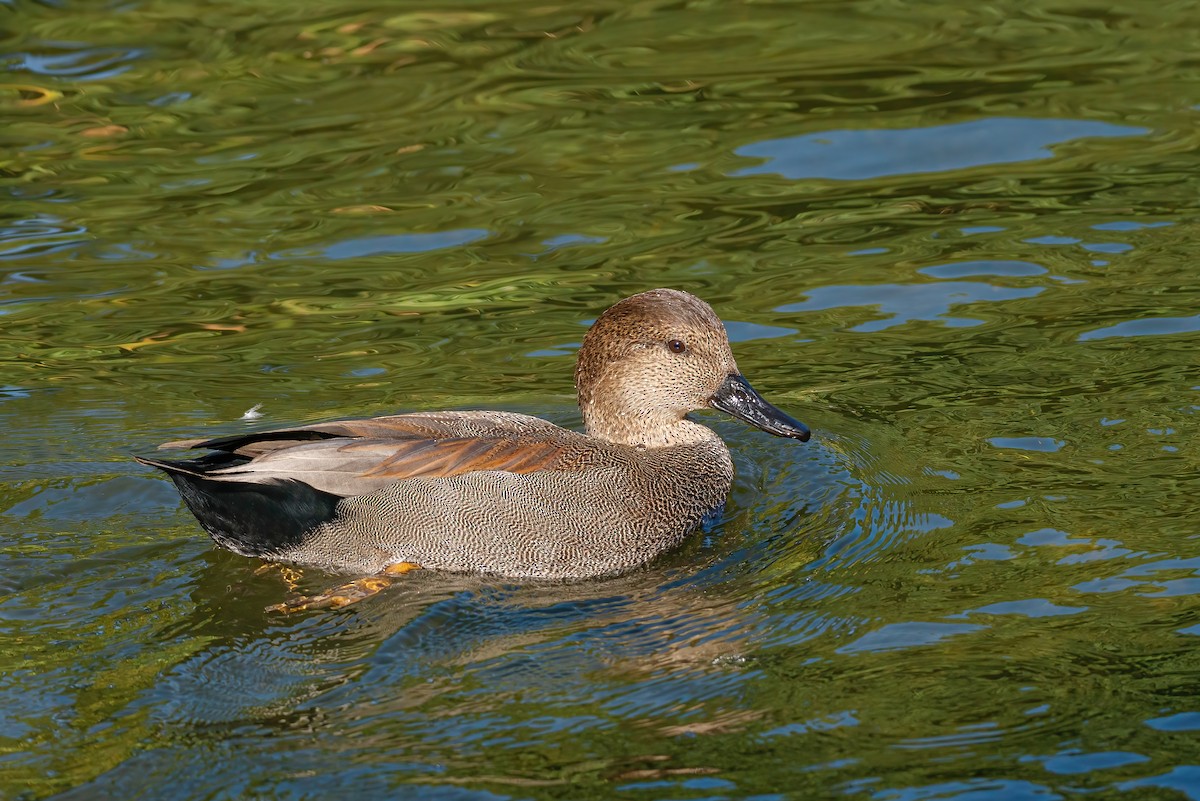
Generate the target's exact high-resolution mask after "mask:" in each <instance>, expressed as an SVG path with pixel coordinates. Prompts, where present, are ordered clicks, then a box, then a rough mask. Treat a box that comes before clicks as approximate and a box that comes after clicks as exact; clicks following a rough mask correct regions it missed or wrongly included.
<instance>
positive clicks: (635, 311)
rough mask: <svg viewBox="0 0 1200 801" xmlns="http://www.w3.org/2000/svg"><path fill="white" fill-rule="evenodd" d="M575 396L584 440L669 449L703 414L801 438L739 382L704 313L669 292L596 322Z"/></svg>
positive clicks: (617, 308)
mask: <svg viewBox="0 0 1200 801" xmlns="http://www.w3.org/2000/svg"><path fill="white" fill-rule="evenodd" d="M575 388H576V390H577V392H578V393H579V407H580V409H581V410H582V411H583V419H584V423H585V424H586V425H587V428H588V433H589V434H591V435H592V436H595V437H599V438H601V439H605V440H608V441H611V442H621V443H625V444H630V445H635V444H650V445H655V444H664V443H670V442H671V441H672V440H673V437H672V436H671V431H672V427H674V426H677V425H678V424H679V423H680V422H681V421H682V420H683V418H684V415H686V414H687V413H688V412H691V411H694V410H696V409H703V408H707V407H713V408H716V409H720V410H722V411H724V412H728V413H729V414H731V415H733V416H734V417H737V418H738V419H740V420H744V421H745V422H747V423H749V424H750V425H753V426H756V427H758V428H761V429H762V430H763V431H766V432H768V433H771V434H774V435H776V436H780V437H791V438H792V439H798V440H800V441H801V442H804V441H806V440H807V439H808V437H809V431H808V428H807V427H805V425H804V424H803V423H800V422H798V421H797V420H794V419H792V418H791V417H789V416H788V415H786V414H784V413H783V412H781V411H780V410H779V409H776V408H775V407H774V406H772V405H771V404H770V403H767V401H765V400H764V399H763V397H762V396H761V395H759V394H758V393H757V392H756V391H755V390H754V388H753V387H751V386H750V383H749V382H748V381H746V379H745V377H743V376H742V374H741V371H740V370H738V366H737V362H735V361H734V359H733V351H732V350H731V349H730V347H729V338H728V337H727V336H726V335H725V327H724V326H723V325H721V320H720V318H718V317H717V315H716V313H715V312H713V310H712V308H711V307H710V306H709V305H708V304H707V303H705V302H704V301H702V300H700V299H699V298H697V297H696V296H694V295H689V294H688V293H687V292H680V291H679V290H675V289H652V290H650V291H649V292H642V293H641V294H638V295H633V296H632V297H628V298H625V299H624V300H622V301H620V302H619V303H617V304H616V305H614V306H612V307H611V308H610V309H608V310H607V311H606V312H604V314H602V315H600V317H599V319H597V320H596V322H595V323H593V324H592V327H591V328H590V329H589V330H588V332H587V335H586V336H585V337H584V338H583V346H582V347H581V348H580V350H579V361H578V364H577V365H576V367H575Z"/></svg>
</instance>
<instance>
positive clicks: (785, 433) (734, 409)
mask: <svg viewBox="0 0 1200 801" xmlns="http://www.w3.org/2000/svg"><path fill="white" fill-rule="evenodd" d="M708 403H709V405H710V406H712V407H713V408H714V409H720V410H721V411H723V412H725V413H727V414H731V415H733V416H734V417H736V418H737V419H739V420H744V421H745V422H747V423H749V424H750V425H752V426H755V427H756V428H761V429H762V430H763V431H766V432H767V433H768V434H774V435H775V436H777V437H791V438H792V439H798V440H800V441H801V442H808V438H809V437H810V436H811V433H810V432H809V430H808V426H806V425H804V423H801V422H800V421H799V420H796V419H794V418H792V417H790V416H789V415H786V414H784V413H783V412H781V411H779V410H778V409H776V408H775V407H774V406H772V405H771V404H769V403H767V402H766V400H764V399H763V396H762V395H759V394H758V392H757V391H755V389H754V387H752V386H750V382H748V381H747V380H746V379H745V378H744V377H742V376H740V375H736V374H734V375H730V376H729V377H728V378H726V379H725V383H723V384H721V386H720V387H719V388H718V389H717V391H716V392H714V393H713V396H712V399H711V400H710V401H709V402H708Z"/></svg>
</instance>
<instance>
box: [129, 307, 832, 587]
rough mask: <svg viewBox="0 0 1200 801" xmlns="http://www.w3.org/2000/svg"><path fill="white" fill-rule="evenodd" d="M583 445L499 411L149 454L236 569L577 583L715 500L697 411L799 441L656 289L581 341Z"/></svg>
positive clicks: (796, 431) (672, 534) (724, 488)
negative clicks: (236, 557)
mask: <svg viewBox="0 0 1200 801" xmlns="http://www.w3.org/2000/svg"><path fill="white" fill-rule="evenodd" d="M575 379H576V386H577V389H578V392H579V405H580V408H581V409H582V412H583V420H584V423H585V424H586V426H587V434H586V435H585V434H579V433H577V432H574V431H570V430H567V429H564V428H559V427H558V426H555V425H553V424H551V423H549V422H546V421H544V420H541V419H538V418H535V417H529V416H526V415H521V414H513V413H508V412H424V413H417V414H405V415H396V416H391V417H378V418H374V419H369V420H345V421H338V422H331V423H319V424H317V425H311V426H303V427H299V428H290V429H279V430H274V431H263V432H259V433H256V434H246V435H234V436H229V437H222V438H218V439H210V440H188V441H182V442H172V443H167V444H166V445H164V446H163V447H174V448H208V449H210V450H211V451H212V452H211V453H209V454H206V455H204V456H201V457H199V458H195V459H189V460H184V461H165V460H159V459H139V461H141V462H142V463H144V464H148V465H152V466H154V467H158V468H161V469H162V470H164V471H166V473H167V474H168V475H169V476H170V477H171V479H172V480H173V481H174V482H175V485H176V487H177V488H178V489H179V492H180V494H181V495H182V496H183V498H184V500H185V501H186V502H187V504H188V506H189V507H190V508H191V510H192V512H193V513H194V514H195V515H196V517H197V519H199V521H200V523H201V525H202V526H204V528H205V529H206V530H207V531H208V532H209V534H211V535H212V537H213V539H214V540H216V542H217V543H218V544H220V545H222V546H224V547H226V548H229V549H230V550H233V551H236V552H237V553H241V554H245V555H252V556H262V557H266V558H269V559H273V560H278V561H285V562H294V563H300V564H311V565H317V566H320V567H324V568H327V569H333V570H340V571H345V572H351V573H360V574H369V573H376V572H380V571H384V570H391V571H394V572H402V571H403V570H404V569H408V568H411V567H424V568H433V569H442V570H455V571H481V572H488V573H498V574H502V575H507V576H527V577H548V578H574V577H586V576H597V575H603V574H610V573H615V572H619V571H621V570H623V569H626V568H630V567H633V566H635V565H638V564H641V563H643V562H645V561H647V560H649V559H651V558H653V557H654V556H656V555H658V554H660V553H662V552H663V551H665V550H667V549H669V548H671V547H672V546H675V545H677V544H678V543H679V542H680V541H681V540H682V539H683V538H684V537H685V536H686V535H687V534H688V533H689V532H690V531H692V530H693V529H695V527H696V526H697V525H699V523H700V521H701V520H702V519H703V518H704V516H705V515H706V514H707V513H708V512H710V511H712V510H713V509H715V508H717V507H719V506H720V505H721V504H722V503H723V502H724V500H725V497H726V495H727V494H728V492H729V488H730V483H731V480H732V476H733V464H732V461H731V459H730V456H729V450H728V449H727V448H726V447H725V444H724V443H723V442H722V441H721V440H720V438H719V437H718V436H717V435H716V434H715V433H713V432H712V431H711V430H709V429H708V428H706V427H704V426H701V425H699V424H698V423H695V422H692V421H691V420H688V419H687V418H686V417H685V415H686V414H687V413H688V412H690V411H692V410H695V409H700V408H704V407H708V406H712V407H716V408H718V409H722V410H724V411H726V412H729V413H730V414H732V415H734V416H736V417H738V418H740V419H742V420H745V421H746V422H749V423H751V424H752V425H755V426H758V427H759V428H761V429H763V430H765V431H768V432H770V433H772V434H776V435H779V436H785V437H791V438H793V439H799V440H801V441H804V440H807V439H808V436H809V433H808V429H806V428H805V427H804V426H803V425H802V424H800V423H798V422H797V421H795V420H793V419H792V418H790V417H788V416H787V415H786V414H784V413H783V412H781V411H779V410H778V409H776V408H775V407H773V406H771V405H770V404H769V403H767V402H766V401H765V400H763V399H762V398H761V397H760V396H759V395H758V393H757V392H755V391H754V390H753V389H752V388H751V387H750V385H749V384H748V383H747V382H746V380H745V379H744V378H743V377H742V376H741V374H740V373H739V371H738V368H737V364H736V363H735V361H734V359H733V354H732V352H731V351H730V347H729V341H728V339H727V337H726V336H725V332H724V330H723V328H722V326H721V321H720V320H719V319H718V318H717V316H716V314H715V313H714V312H713V310H712V309H711V308H710V307H709V306H708V304H706V303H704V302H703V301H701V300H700V299H698V298H696V297H694V296H692V295H689V294H687V293H686V292H679V291H676V290H670V289H656V290H652V291H650V292H644V293H642V294H640V295H634V296H633V297H630V298H626V299H625V300H623V301H621V302H619V303H617V304H616V305H615V306H613V307H612V308H610V309H609V310H608V311H606V312H605V313H604V314H602V315H601V316H600V318H599V319H598V320H597V321H596V322H595V324H594V325H593V326H592V328H591V329H590V330H589V331H588V333H587V335H586V336H585V337H584V341H583V346H582V347H581V348H580V351H579V362H578V365H577V367H576V371H575Z"/></svg>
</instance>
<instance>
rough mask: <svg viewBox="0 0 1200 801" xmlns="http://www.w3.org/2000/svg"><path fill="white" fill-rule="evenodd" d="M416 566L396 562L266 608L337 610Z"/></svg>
mask: <svg viewBox="0 0 1200 801" xmlns="http://www.w3.org/2000/svg"><path fill="white" fill-rule="evenodd" d="M420 567H421V566H420V565H418V564H415V563H413V562H397V563H396V564H394V565H388V566H387V567H385V568H384V569H383V570H382V571H380V572H379V573H378V574H377V575H374V576H364V577H363V578H358V579H355V580H354V581H348V582H346V583H345V584H339V585H338V586H336V587H333V588H332V589H329V590H326V591H325V592H322V593H319V594H317V595H308V596H301V597H299V598H292V599H290V600H287V601H284V602H283V603H278V604H271V605H270V606H268V607H267V610H266V611H268V612H283V613H285V614H287V613H291V612H303V611H305V610H308V609H327V608H331V607H332V608H334V609H340V608H342V607H343V606H349V605H350V604H356V603H358V602H359V601H362V600H364V599H366V598H370V597H371V596H372V595H376V594H378V593H380V592H382V591H383V590H386V589H387V588H388V587H390V586H392V583H393V582H394V581H395V579H396V577H397V576H403V575H404V574H405V573H408V572H411V571H413V570H419V569H420Z"/></svg>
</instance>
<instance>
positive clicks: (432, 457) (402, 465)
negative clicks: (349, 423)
mask: <svg viewBox="0 0 1200 801" xmlns="http://www.w3.org/2000/svg"><path fill="white" fill-rule="evenodd" d="M338 450H340V451H342V452H344V453H347V454H350V453H355V454H359V455H365V453H364V452H370V453H375V454H378V455H379V457H380V458H379V461H378V463H377V464H376V465H375V466H374V467H372V468H371V469H369V470H365V471H363V472H362V474H361V475H362V477H363V478H367V479H375V480H378V479H389V480H392V481H401V480H403V479H406V478H444V477H447V476H457V475H460V474H462V473H474V472H478V471H481V470H502V471H504V472H506V473H534V472H537V471H538V470H552V469H554V468H555V467H559V466H561V464H562V461H563V456H564V447H563V445H562V443H556V442H547V441H544V440H531V439H484V438H479V437H459V438H454V439H441V440H429V439H426V440H401V441H397V440H383V441H381V440H369V439H363V440H354V441H352V442H349V443H347V444H345V445H342V446H341V447H340V448H339V449H338Z"/></svg>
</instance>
